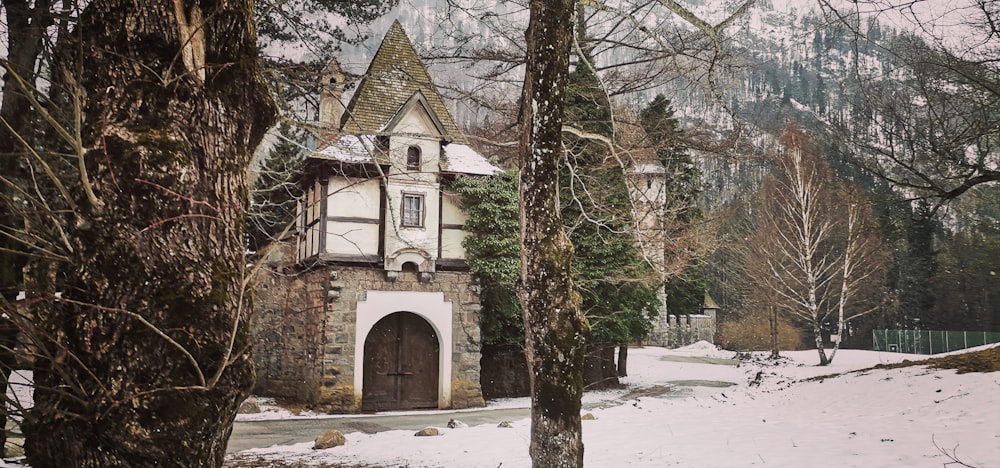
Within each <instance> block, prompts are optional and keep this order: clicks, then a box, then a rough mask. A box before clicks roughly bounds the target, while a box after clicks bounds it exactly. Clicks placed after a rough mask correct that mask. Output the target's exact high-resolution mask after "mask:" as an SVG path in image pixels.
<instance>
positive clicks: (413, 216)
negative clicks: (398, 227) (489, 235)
mask: <svg viewBox="0 0 1000 468" xmlns="http://www.w3.org/2000/svg"><path fill="white" fill-rule="evenodd" d="M403 226H406V227H423V226H424V196H423V195H421V194H416V193H404V194H403Z"/></svg>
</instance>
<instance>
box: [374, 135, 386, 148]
mask: <svg viewBox="0 0 1000 468" xmlns="http://www.w3.org/2000/svg"><path fill="white" fill-rule="evenodd" d="M375 148H376V149H377V150H379V151H383V152H385V151H389V136H388V135H378V136H376V137H375Z"/></svg>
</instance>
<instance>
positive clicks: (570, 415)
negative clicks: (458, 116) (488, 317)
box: [519, 0, 590, 468]
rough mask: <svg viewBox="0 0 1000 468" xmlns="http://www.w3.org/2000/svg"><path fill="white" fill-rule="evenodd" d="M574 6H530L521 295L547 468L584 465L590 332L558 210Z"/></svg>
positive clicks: (536, 430) (535, 453)
mask: <svg viewBox="0 0 1000 468" xmlns="http://www.w3.org/2000/svg"><path fill="white" fill-rule="evenodd" d="M574 4H575V2H574V0H532V1H531V19H530V21H529V24H528V30H527V33H526V34H525V38H526V41H527V46H528V47H527V62H528V63H527V68H526V70H525V77H524V91H523V94H522V96H521V105H522V112H521V119H522V124H523V125H524V133H523V135H524V136H523V140H522V144H521V158H520V162H521V188H520V197H519V198H520V202H521V241H522V243H523V249H522V253H521V290H520V295H521V310H522V313H523V316H524V331H525V348H526V349H525V350H526V354H527V359H528V370H529V374H530V376H529V378H530V382H531V459H532V463H533V465H534V466H536V467H546V468H553V467H582V466H583V434H582V429H581V425H580V409H581V404H580V398H581V397H582V395H583V357H584V353H585V351H586V338H587V335H588V334H589V331H590V326H589V325H588V323H587V319H586V318H585V317H584V315H583V312H582V311H581V308H580V303H581V299H580V294H579V293H578V292H577V290H576V287H575V285H574V283H573V279H572V274H571V265H572V260H573V246H572V244H571V243H570V240H569V237H568V236H567V235H566V232H565V230H564V229H563V222H562V216H561V215H560V210H559V170H560V168H561V167H562V165H563V164H564V163H565V160H566V150H565V148H564V147H563V143H562V142H563V138H562V137H563V135H562V131H563V113H564V99H565V93H564V90H565V88H566V81H567V75H568V73H569V54H570V47H571V44H572V42H573V12H574V11H575V8H574Z"/></svg>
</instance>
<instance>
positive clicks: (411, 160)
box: [406, 146, 420, 171]
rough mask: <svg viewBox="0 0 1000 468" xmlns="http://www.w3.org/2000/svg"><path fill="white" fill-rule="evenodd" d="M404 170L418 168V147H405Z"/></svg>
mask: <svg viewBox="0 0 1000 468" xmlns="http://www.w3.org/2000/svg"><path fill="white" fill-rule="evenodd" d="M406 170H408V171H419V170H420V147H419V146H411V147H409V148H407V149H406Z"/></svg>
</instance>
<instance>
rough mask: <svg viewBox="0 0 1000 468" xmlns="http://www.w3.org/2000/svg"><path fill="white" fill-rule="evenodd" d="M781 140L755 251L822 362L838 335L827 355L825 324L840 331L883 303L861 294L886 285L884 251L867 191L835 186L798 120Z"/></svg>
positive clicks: (781, 303)
mask: <svg viewBox="0 0 1000 468" xmlns="http://www.w3.org/2000/svg"><path fill="white" fill-rule="evenodd" d="M780 142H781V144H782V146H783V148H782V150H781V151H780V152H779V154H778V155H777V157H776V158H775V161H774V172H773V174H772V175H771V176H770V177H768V178H767V179H765V181H764V183H763V186H762V188H761V205H760V217H761V221H760V224H761V232H759V233H758V241H757V242H756V243H755V247H756V251H755V252H754V253H755V254H756V255H757V256H759V257H760V258H761V259H762V261H763V262H765V265H766V272H767V276H766V277H765V278H761V279H760V280H759V281H758V282H757V285H758V286H759V287H764V288H768V289H770V290H772V291H773V292H774V293H775V294H776V296H777V299H776V300H777V306H778V307H779V308H780V309H781V310H782V311H784V312H785V313H787V314H789V315H790V316H791V317H793V318H794V319H796V320H797V321H799V322H800V323H803V324H806V325H807V326H808V327H809V328H810V330H811V332H812V335H813V341H814V343H815V346H816V350H817V352H818V353H819V363H820V365H827V364H829V363H830V362H831V361H832V359H833V356H834V355H835V354H836V350H837V348H838V347H839V340H835V344H834V349H833V354H831V355H830V356H827V354H826V351H825V350H824V340H823V326H824V324H825V323H826V322H827V321H828V320H830V319H833V320H835V330H836V331H837V334H836V335H837V336H839V335H840V334H841V333H843V331H844V327H845V324H846V323H847V322H849V321H850V320H852V319H854V318H857V317H860V316H861V315H864V314H867V313H870V312H873V311H874V310H876V309H877V307H873V306H869V305H868V304H867V302H868V301H862V300H859V298H858V296H859V293H860V292H861V291H862V286H864V285H876V286H877V285H879V283H880V281H879V277H878V275H880V274H881V272H882V268H883V264H884V257H883V256H882V255H881V254H880V252H884V250H885V249H884V248H883V246H882V245H880V243H879V241H878V239H877V237H876V232H875V231H874V229H873V228H874V222H873V221H872V219H871V216H870V211H869V210H867V209H865V205H864V203H865V201H864V199H863V197H861V196H860V195H859V193H858V191H856V190H851V189H844V188H842V187H838V186H837V185H836V184H835V182H834V180H833V177H832V175H831V172H830V168H829V166H828V165H827V164H826V162H825V161H824V160H823V159H822V158H821V157H820V156H819V155H818V154H816V153H815V150H814V149H813V148H812V146H811V145H810V144H809V141H808V139H807V137H806V135H805V134H804V133H803V132H802V131H801V130H799V129H798V128H797V127H795V126H793V125H791V126H789V127H787V128H786V129H785V131H784V133H783V134H782V136H781V139H780Z"/></svg>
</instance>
